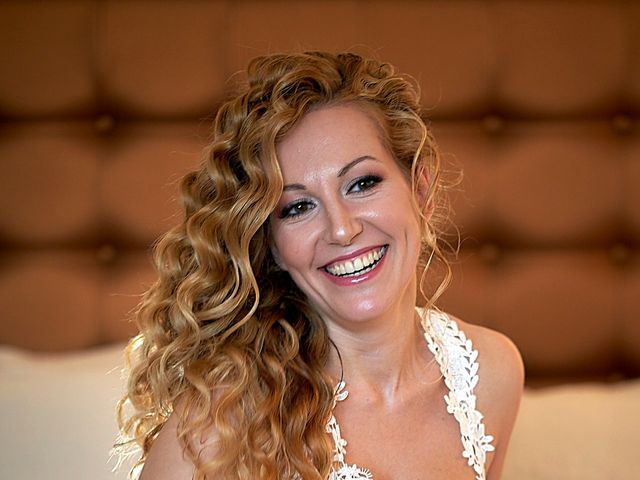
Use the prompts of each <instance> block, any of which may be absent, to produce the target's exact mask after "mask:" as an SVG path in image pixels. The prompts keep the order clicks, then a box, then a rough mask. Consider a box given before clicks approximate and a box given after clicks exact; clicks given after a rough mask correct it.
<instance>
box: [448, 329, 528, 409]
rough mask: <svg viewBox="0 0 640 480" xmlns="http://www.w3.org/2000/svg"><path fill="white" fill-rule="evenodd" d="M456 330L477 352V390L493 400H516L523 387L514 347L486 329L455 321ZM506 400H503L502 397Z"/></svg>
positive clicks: (521, 373)
mask: <svg viewBox="0 0 640 480" xmlns="http://www.w3.org/2000/svg"><path fill="white" fill-rule="evenodd" d="M451 318H452V319H454V320H455V321H456V323H457V324H458V327H459V328H460V330H462V331H463V332H464V333H465V335H466V336H467V338H469V339H471V341H472V342H473V347H474V348H475V349H476V350H478V363H479V364H480V370H479V375H480V383H479V384H478V387H477V388H478V390H479V391H482V392H483V393H484V394H485V395H489V396H490V397H491V398H492V399H493V400H497V399H498V398H503V399H505V400H508V399H510V398H512V397H514V396H515V397H517V399H519V396H520V394H521V393H522V388H523V384H524V364H523V362H522V356H521V355H520V352H519V351H518V348H517V347H516V345H515V344H514V343H513V341H511V339H510V338H509V337H507V336H506V335H504V334H502V333H500V332H497V331H495V330H491V329H490V328H486V327H481V326H479V325H473V324H471V323H467V322H464V321H462V320H460V319H459V318H455V317H451ZM505 397H506V398H505Z"/></svg>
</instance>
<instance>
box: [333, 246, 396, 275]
mask: <svg viewBox="0 0 640 480" xmlns="http://www.w3.org/2000/svg"><path fill="white" fill-rule="evenodd" d="M388 248H389V246H388V245H383V246H382V247H379V248H374V249H372V250H370V251H368V252H366V253H364V254H362V255H360V256H358V257H356V258H353V259H351V260H345V261H342V262H336V263H331V264H329V265H327V266H326V267H324V270H325V272H327V273H328V274H329V275H332V276H334V277H357V276H360V275H364V274H365V273H368V272H370V271H371V270H373V269H374V268H376V265H378V263H380V261H381V260H382V258H383V257H384V256H385V254H386V253H387V249H388Z"/></svg>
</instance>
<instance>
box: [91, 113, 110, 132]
mask: <svg viewBox="0 0 640 480" xmlns="http://www.w3.org/2000/svg"><path fill="white" fill-rule="evenodd" d="M115 123H116V121H115V119H114V118H113V116H111V115H109V114H106V113H105V114H103V115H100V116H99V117H98V118H96V119H95V120H94V122H93V126H94V128H95V129H96V132H98V133H102V134H106V133H110V132H111V131H112V130H113V128H114V127H115Z"/></svg>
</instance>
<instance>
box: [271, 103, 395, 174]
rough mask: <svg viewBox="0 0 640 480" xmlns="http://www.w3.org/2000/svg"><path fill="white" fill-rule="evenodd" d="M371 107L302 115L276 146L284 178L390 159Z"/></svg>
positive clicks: (350, 106)
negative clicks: (359, 159) (361, 159)
mask: <svg viewBox="0 0 640 480" xmlns="http://www.w3.org/2000/svg"><path fill="white" fill-rule="evenodd" d="M370 110H373V107H368V108H367V107H363V106H360V105H354V104H344V105H333V106H327V107H322V108H319V109H316V110H312V111H311V112H309V113H307V114H305V115H304V116H303V117H302V119H301V120H300V121H299V122H298V123H297V124H296V125H295V126H294V127H293V128H292V129H291V130H290V131H289V132H288V133H287V134H286V135H285V137H284V138H283V139H282V140H281V141H280V142H279V143H278V144H277V145H276V151H277V155H278V163H279V164H280V168H281V169H282V172H283V175H284V176H285V178H286V177H287V176H288V174H294V175H295V174H300V173H304V172H305V170H308V169H310V168H315V169H318V168H321V167H323V166H332V165H343V164H344V163H346V162H350V161H351V160H353V159H354V158H357V157H359V156H363V155H371V156H374V157H376V158H379V157H380V158H381V157H383V156H389V153H388V150H387V149H386V148H385V145H384V141H383V138H382V133H381V132H382V127H381V126H380V123H379V121H378V120H377V119H376V118H375V113H374V112H373V111H370Z"/></svg>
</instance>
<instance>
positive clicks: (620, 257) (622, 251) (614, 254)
mask: <svg viewBox="0 0 640 480" xmlns="http://www.w3.org/2000/svg"><path fill="white" fill-rule="evenodd" d="M609 258H610V259H611V261H612V262H613V263H615V264H616V265H626V264H628V263H629V260H631V249H630V248H629V247H628V246H627V245H625V244H624V243H614V244H613V245H611V247H610V248H609Z"/></svg>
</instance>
